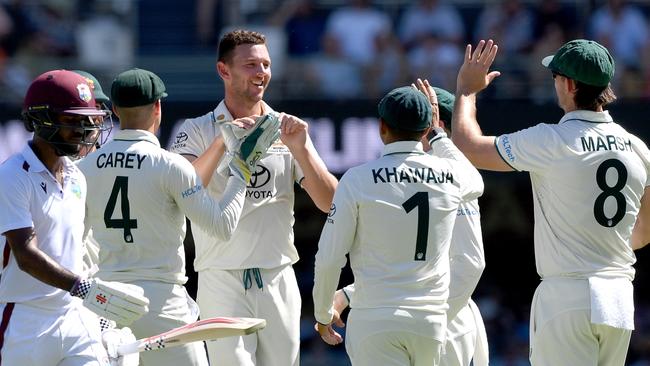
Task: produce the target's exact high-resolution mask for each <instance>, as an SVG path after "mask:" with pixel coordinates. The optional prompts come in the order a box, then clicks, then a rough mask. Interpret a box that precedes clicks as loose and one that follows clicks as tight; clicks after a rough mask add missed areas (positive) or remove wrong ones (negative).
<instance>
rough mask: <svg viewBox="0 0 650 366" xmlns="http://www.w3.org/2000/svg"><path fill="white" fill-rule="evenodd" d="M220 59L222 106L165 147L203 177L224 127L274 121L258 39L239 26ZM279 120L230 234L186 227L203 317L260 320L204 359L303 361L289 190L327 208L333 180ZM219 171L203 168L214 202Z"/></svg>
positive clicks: (296, 125) (302, 137)
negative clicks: (204, 159)
mask: <svg viewBox="0 0 650 366" xmlns="http://www.w3.org/2000/svg"><path fill="white" fill-rule="evenodd" d="M218 53H219V54H218V61H217V71H218V73H219V76H220V77H221V78H222V79H223V83H224V88H225V97H224V100H223V101H221V103H219V105H218V106H217V107H216V108H215V109H214V110H213V111H211V112H209V113H207V114H205V115H203V116H201V117H198V118H193V119H188V120H187V121H185V123H184V124H183V125H182V127H181V129H180V132H179V134H178V135H177V138H176V141H177V143H176V144H175V145H174V146H173V147H172V149H173V151H175V152H177V153H179V154H182V155H183V156H185V157H186V158H187V159H188V160H190V161H192V163H193V164H194V166H195V168H196V169H197V170H198V171H200V172H201V171H203V172H205V171H206V169H204V168H202V167H201V166H199V164H198V163H199V159H197V158H196V157H197V156H200V155H201V154H203V153H204V152H205V151H208V152H210V151H211V150H212V149H211V147H210V146H209V144H210V142H211V141H212V140H213V139H215V137H217V136H219V135H221V134H222V132H223V126H225V125H227V122H229V121H232V120H233V119H236V118H242V117H249V116H261V115H265V116H269V115H276V116H277V113H276V112H274V111H273V110H272V109H271V107H270V106H269V105H267V104H266V103H265V102H264V101H263V100H262V98H263V96H264V91H265V90H266V88H267V86H268V85H269V82H270V80H271V59H270V57H269V52H268V49H267V47H266V40H265V37H264V35H262V34H260V33H256V32H251V31H246V30H236V31H232V32H229V33H227V34H225V35H224V36H223V37H222V39H221V41H220V43H219V51H218ZM279 118H280V120H281V123H282V125H281V135H280V141H277V142H276V143H275V144H273V146H271V148H270V149H269V151H268V155H267V156H266V157H264V158H262V159H261V160H260V161H259V162H258V164H257V168H256V170H255V171H254V173H253V178H252V179H251V181H250V184H249V185H248V188H247V191H246V200H245V202H244V211H243V213H242V217H241V220H240V221H239V224H238V225H237V228H236V229H235V231H234V232H233V235H232V237H231V238H229V239H228V238H225V239H224V238H219V237H216V236H215V235H213V234H211V233H209V232H207V231H206V230H205V229H203V228H201V227H198V228H196V226H195V225H193V226H192V229H193V230H192V233H193V234H194V242H195V245H196V260H195V262H194V268H195V269H196V270H197V271H198V273H199V279H198V293H197V302H198V304H199V307H200V308H201V315H202V316H204V317H212V316H238V317H256V318H264V319H266V321H267V325H266V328H265V329H264V330H263V331H261V332H259V333H256V334H252V335H249V336H245V337H230V338H223V339H219V340H216V341H210V342H207V345H208V354H209V358H210V360H211V362H212V363H213V364H218V365H220V366H221V365H244V366H248V365H264V366H297V365H299V362H300V361H299V350H300V306H301V299H300V291H299V289H298V284H297V281H296V277H295V274H294V271H293V267H292V264H294V263H295V262H297V261H298V252H297V251H296V248H295V246H294V244H293V223H294V216H293V202H294V184H295V183H298V184H300V186H301V187H302V188H303V189H305V190H306V191H307V193H308V194H309V196H310V197H311V199H312V200H313V201H314V203H315V204H316V206H318V208H319V209H321V210H322V211H327V210H328V209H329V207H330V205H331V203H332V196H333V194H334V189H335V187H336V184H337V180H336V178H335V177H334V176H333V175H332V174H330V173H329V172H328V171H327V168H326V166H325V164H324V163H323V161H322V159H321V158H320V156H319V155H318V153H317V152H316V149H315V148H314V146H313V144H312V141H311V138H310V137H309V133H308V126H307V123H305V122H304V121H302V120H300V119H299V118H297V117H294V116H291V115H288V114H284V113H283V114H279ZM226 140H229V138H227V137H226ZM210 155H211V156H213V157H214V156H218V155H217V153H214V154H210ZM219 171H220V169H218V170H217V172H216V173H215V174H214V175H212V172H209V175H211V176H212V180H211V183H210V185H208V192H209V193H210V195H211V196H212V197H217V198H218V197H223V196H224V194H225V193H224V188H225V187H226V179H227V177H228V173H227V172H225V174H221V173H219ZM203 174H205V173H203ZM195 228H196V229H195Z"/></svg>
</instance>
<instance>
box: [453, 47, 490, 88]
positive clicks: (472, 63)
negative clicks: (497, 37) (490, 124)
mask: <svg viewBox="0 0 650 366" xmlns="http://www.w3.org/2000/svg"><path fill="white" fill-rule="evenodd" d="M498 50H499V47H498V46H497V45H496V44H494V42H493V41H492V40H489V41H487V42H485V41H484V40H481V41H480V42H479V43H478V45H476V49H475V50H474V52H472V45H471V44H468V45H467V47H466V48H465V58H464V60H463V65H462V66H461V67H460V70H459V71H458V78H457V79H456V93H459V94H461V95H469V94H476V93H478V92H480V91H481V90H483V89H485V88H486V87H487V86H488V85H490V83H491V82H492V80H494V79H495V78H496V77H497V76H499V75H501V73H500V72H499V71H492V72H488V70H489V69H490V66H492V63H493V62H494V59H495V57H496V55H497V51H498Z"/></svg>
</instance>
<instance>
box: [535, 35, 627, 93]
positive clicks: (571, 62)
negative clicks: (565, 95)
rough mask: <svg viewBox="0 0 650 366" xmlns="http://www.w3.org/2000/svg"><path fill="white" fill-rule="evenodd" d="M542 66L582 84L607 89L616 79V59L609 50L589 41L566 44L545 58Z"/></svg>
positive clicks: (583, 40) (580, 40) (582, 40)
mask: <svg viewBox="0 0 650 366" xmlns="http://www.w3.org/2000/svg"><path fill="white" fill-rule="evenodd" d="M542 65H544V66H546V67H547V68H549V69H550V70H551V71H553V72H555V73H557V74H562V75H564V76H566V77H568V78H570V79H573V80H577V81H579V82H581V83H584V84H587V85H591V86H598V87H606V86H607V85H609V82H610V81H611V80H612V78H613V77H614V70H615V65H614V59H613V58H612V55H610V54H609V51H607V48H605V47H603V46H602V45H600V44H599V43H597V42H595V41H591V40H587V39H574V40H573V41H569V42H567V43H565V44H564V45H563V46H562V47H560V49H559V50H557V52H556V53H555V55H552V56H547V57H544V59H543V60H542Z"/></svg>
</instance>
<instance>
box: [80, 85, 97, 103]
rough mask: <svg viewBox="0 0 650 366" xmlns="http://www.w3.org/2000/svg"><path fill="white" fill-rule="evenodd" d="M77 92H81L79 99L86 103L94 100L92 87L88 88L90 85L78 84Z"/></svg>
mask: <svg viewBox="0 0 650 366" xmlns="http://www.w3.org/2000/svg"><path fill="white" fill-rule="evenodd" d="M77 91H78V92H79V98H80V99H81V100H83V101H84V102H89V101H90V100H91V99H93V94H92V92H91V91H90V86H88V84H86V83H83V84H77Z"/></svg>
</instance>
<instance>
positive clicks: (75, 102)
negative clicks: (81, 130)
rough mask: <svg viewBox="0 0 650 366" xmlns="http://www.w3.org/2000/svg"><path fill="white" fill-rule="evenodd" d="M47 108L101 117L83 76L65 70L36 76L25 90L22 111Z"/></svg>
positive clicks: (103, 113) (102, 113)
mask: <svg viewBox="0 0 650 366" xmlns="http://www.w3.org/2000/svg"><path fill="white" fill-rule="evenodd" d="M38 110H48V111H52V112H56V113H66V114H78V115H85V116H104V115H106V112H105V111H101V110H98V109H97V105H96V104H95V96H94V94H93V92H92V90H91V88H90V86H89V85H88V82H87V81H86V78H84V77H83V76H81V75H79V74H77V73H75V72H72V71H68V70H52V71H47V72H45V73H43V74H41V75H39V76H38V77H37V78H36V79H34V81H32V83H31V84H30V85H29V88H28V89H27V93H26V94H25V99H24V101H23V112H34V111H38Z"/></svg>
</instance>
